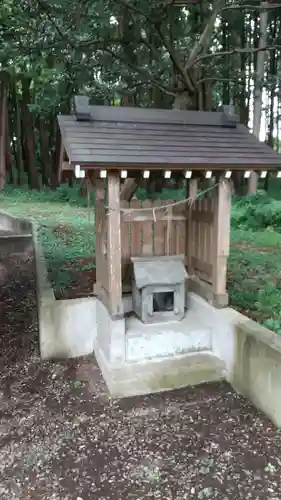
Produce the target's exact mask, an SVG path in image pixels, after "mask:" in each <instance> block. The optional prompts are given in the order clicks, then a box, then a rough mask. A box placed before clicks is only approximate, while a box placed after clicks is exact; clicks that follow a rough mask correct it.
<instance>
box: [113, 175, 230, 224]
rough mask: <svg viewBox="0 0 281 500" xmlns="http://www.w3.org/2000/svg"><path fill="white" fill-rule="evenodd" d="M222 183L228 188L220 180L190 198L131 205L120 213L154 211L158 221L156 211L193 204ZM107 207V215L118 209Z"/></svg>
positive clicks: (121, 209)
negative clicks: (142, 205) (166, 202)
mask: <svg viewBox="0 0 281 500" xmlns="http://www.w3.org/2000/svg"><path fill="white" fill-rule="evenodd" d="M220 184H223V185H224V186H225V188H228V186H226V182H225V181H220V182H218V183H216V184H214V185H213V186H211V187H209V188H207V189H204V190H203V191H200V192H198V193H197V194H196V196H190V197H189V198H186V199H184V200H178V201H174V202H173V203H168V204H167V205H159V206H158V207H157V206H152V207H139V208H137V207H136V208H131V207H130V208H120V213H121V214H126V215H130V214H131V213H134V212H152V215H153V220H154V222H156V211H164V212H165V211H171V210H169V209H173V208H174V207H176V206H179V205H185V204H188V205H189V206H192V204H193V203H194V202H195V200H196V199H198V198H199V197H200V196H202V195H204V194H206V193H209V192H210V191H213V190H214V189H215V188H216V187H217V186H219V185H220ZM105 208H106V210H107V215H108V213H109V212H115V211H116V209H113V208H110V207H109V206H106V207H105Z"/></svg>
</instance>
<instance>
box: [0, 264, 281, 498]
mask: <svg viewBox="0 0 281 500" xmlns="http://www.w3.org/2000/svg"><path fill="white" fill-rule="evenodd" d="M1 263H4V264H5V266H6V268H7V271H8V274H9V277H10V281H9V285H8V287H4V288H1V300H2V301H4V310H3V311H2V318H1V324H0V348H1V351H0V352H1V359H0V369H1V382H0V498H1V499H3V500H81V499H83V500H106V499H112V500H113V499H114V500H126V499H138V500H141V499H146V498H151V499H155V500H157V499H161V500H165V499H169V500H183V499H189V500H192V499H199V500H200V499H201V500H202V499H203V500H204V499H221V500H235V499H243V500H245V499H255V500H258V499H260V500H265V499H272V500H278V499H281V435H280V434H279V433H278V431H276V430H275V429H274V428H273V426H272V425H271V424H270V422H269V421H268V420H267V419H266V418H265V417H264V416H263V415H261V414H259V413H258V412H257V411H256V410H255V409H254V408H253V407H252V406H251V405H250V404H249V403H248V402H247V401H245V400H244V399H243V398H240V397H239V396H237V395H236V394H235V393H233V391H232V390H231V389H230V387H229V386H228V385H227V384H216V385H214V384H212V385H206V386H202V387H200V388H196V389H185V390H179V391H173V392H170V393H165V394H158V395H153V396H149V397H141V398H133V399H127V400H123V401H115V402H113V401H111V400H110V398H109V396H108V393H107V390H106V387H105V385H104V383H103V380H102V378H101V375H100V373H99V370H98V368H97V365H96V363H95V360H94V359H83V360H82V359H80V360H75V361H70V362H56V363H51V362H41V361H40V359H39V353H38V329H37V318H36V305H35V281H34V267H33V262H32V260H31V259H28V258H24V257H14V256H10V257H9V259H3V258H2V260H1Z"/></svg>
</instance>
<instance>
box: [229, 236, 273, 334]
mask: <svg viewBox="0 0 281 500" xmlns="http://www.w3.org/2000/svg"><path fill="white" fill-rule="evenodd" d="M280 246H281V234H280V233H277V232H274V231H255V232H254V231H249V230H248V231H247V230H235V229H233V230H232V232H231V250H230V257H229V261H228V292H229V296H230V301H231V305H232V306H233V307H235V308H236V309H238V310H240V311H241V312H244V313H245V314H247V315H248V316H250V317H251V318H253V319H254V320H256V321H258V322H260V323H262V324H264V325H265V326H267V327H268V328H270V329H272V330H274V331H276V332H277V333H279V334H281V253H280Z"/></svg>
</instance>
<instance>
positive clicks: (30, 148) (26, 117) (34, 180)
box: [22, 78, 40, 189]
mask: <svg viewBox="0 0 281 500" xmlns="http://www.w3.org/2000/svg"><path fill="white" fill-rule="evenodd" d="M30 84H31V80H30V79H26V78H24V79H23V80H22V120H23V138H24V145H25V161H26V167H27V173H28V185H29V187H30V188H31V189H40V181H39V175H38V171H37V168H36V146H35V134H34V124H33V118H32V115H31V112H30V110H29V107H28V105H29V104H30Z"/></svg>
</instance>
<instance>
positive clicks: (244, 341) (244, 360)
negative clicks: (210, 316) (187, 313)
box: [213, 308, 281, 427]
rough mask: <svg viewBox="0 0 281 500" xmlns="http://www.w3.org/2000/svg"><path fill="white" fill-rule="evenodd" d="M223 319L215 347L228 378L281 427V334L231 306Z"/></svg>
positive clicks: (221, 319) (215, 338)
mask: <svg viewBox="0 0 281 500" xmlns="http://www.w3.org/2000/svg"><path fill="white" fill-rule="evenodd" d="M219 323H220V331H219V333H218V335H217V336H216V335H215V330H214V332H213V339H214V343H215V345H214V348H215V352H216V354H217V355H218V356H219V357H220V359H222V360H223V361H224V362H225V365H226V369H227V373H226V374H225V376H226V379H227V380H228V381H229V382H230V383H231V384H232V386H233V387H234V389H235V390H236V391H237V392H239V393H240V394H243V395H244V396H245V397H247V398H248V399H250V400H251V401H252V402H253V403H254V405H255V406H257V407H258V408H259V409H260V410H262V411H263V412H264V413H265V414H266V415H267V416H268V417H269V418H270V419H271V420H272V421H273V422H274V424H275V425H277V426H278V427H281V337H280V336H279V335H277V334H275V333H274V332H272V331H270V330H268V329H267V328H264V327H263V326H261V325H259V324H258V323H256V322H255V321H251V320H250V319H249V318H247V317H246V316H244V315H243V314H240V313H238V312H237V311H235V310H234V309H230V308H228V309H225V310H224V311H220V314H219Z"/></svg>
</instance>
